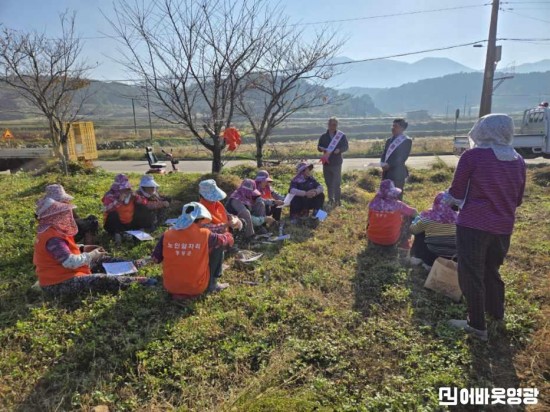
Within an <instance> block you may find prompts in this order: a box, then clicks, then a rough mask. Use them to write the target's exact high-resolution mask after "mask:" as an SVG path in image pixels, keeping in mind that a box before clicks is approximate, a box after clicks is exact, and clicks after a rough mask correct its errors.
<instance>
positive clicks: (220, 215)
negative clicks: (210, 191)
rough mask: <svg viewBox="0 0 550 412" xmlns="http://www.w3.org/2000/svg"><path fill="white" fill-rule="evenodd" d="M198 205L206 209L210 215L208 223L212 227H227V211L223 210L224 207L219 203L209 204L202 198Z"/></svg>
mask: <svg viewBox="0 0 550 412" xmlns="http://www.w3.org/2000/svg"><path fill="white" fill-rule="evenodd" d="M200 203H201V204H202V205H203V206H204V207H205V208H207V209H208V211H209V212H210V214H211V215H212V220H211V221H210V223H211V224H213V225H220V224H223V225H227V222H228V221H229V220H228V218H227V211H226V210H225V207H224V205H223V204H222V203H221V202H210V201H208V200H206V199H204V198H202V199H201V200H200Z"/></svg>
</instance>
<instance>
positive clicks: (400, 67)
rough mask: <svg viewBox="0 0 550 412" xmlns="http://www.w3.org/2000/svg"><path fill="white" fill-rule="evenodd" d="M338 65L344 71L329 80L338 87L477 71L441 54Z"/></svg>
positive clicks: (382, 84)
mask: <svg viewBox="0 0 550 412" xmlns="http://www.w3.org/2000/svg"><path fill="white" fill-rule="evenodd" d="M352 61H353V59H349V58H347V57H341V58H338V59H335V63H341V62H352ZM338 69H341V70H342V74H340V75H338V76H336V77H335V78H334V79H331V80H330V82H329V85H330V86H331V87H335V88H338V89H344V88H348V87H371V88H385V87H397V86H400V85H402V84H405V83H411V82H416V81H418V80H422V79H430V78H434V77H441V76H445V75H448V74H452V73H461V72H465V73H468V72H473V71H475V70H474V69H472V68H470V67H466V66H464V65H462V64H460V63H458V62H455V61H454V60H451V59H447V58H439V57H426V58H424V59H421V60H418V61H417V62H414V63H407V62H402V61H398V60H391V59H386V60H375V61H367V62H361V63H354V64H349V65H342V66H339V67H338Z"/></svg>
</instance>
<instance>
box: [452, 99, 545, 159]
mask: <svg viewBox="0 0 550 412" xmlns="http://www.w3.org/2000/svg"><path fill="white" fill-rule="evenodd" d="M513 146H514V148H515V149H516V151H517V152H518V153H519V154H521V155H522V156H523V157H524V158H525V159H535V158H537V157H543V158H545V159H550V109H549V108H548V107H545V106H538V107H535V108H532V109H527V110H525V111H524V112H523V119H522V121H521V128H520V132H519V134H516V135H514V142H513ZM469 148H470V144H469V141H468V136H456V137H455V139H454V152H455V154H456V155H459V156H460V155H461V154H462V153H463V152H464V151H465V150H467V149H469Z"/></svg>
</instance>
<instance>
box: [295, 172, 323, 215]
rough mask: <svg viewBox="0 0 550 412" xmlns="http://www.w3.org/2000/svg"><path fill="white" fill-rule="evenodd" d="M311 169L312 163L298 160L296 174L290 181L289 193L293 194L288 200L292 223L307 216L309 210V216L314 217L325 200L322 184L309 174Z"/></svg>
mask: <svg viewBox="0 0 550 412" xmlns="http://www.w3.org/2000/svg"><path fill="white" fill-rule="evenodd" d="M312 170H313V165H312V164H310V163H307V162H300V163H298V165H297V166H296V176H294V178H293V179H292V180H291V181H290V189H289V193H290V194H292V195H294V197H293V198H292V200H291V202H290V219H291V222H292V223H293V224H294V223H297V222H298V219H300V218H303V217H308V216H309V214H310V211H311V216H313V217H315V216H316V215H317V212H318V211H319V209H321V208H322V207H323V203H324V202H325V195H324V193H323V186H321V184H320V183H319V182H318V181H317V180H316V179H315V178H314V177H313V176H312V175H311V171H312Z"/></svg>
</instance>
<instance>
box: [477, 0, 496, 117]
mask: <svg viewBox="0 0 550 412" xmlns="http://www.w3.org/2000/svg"><path fill="white" fill-rule="evenodd" d="M499 7H500V0H493V8H492V11H491V25H490V27H489V39H488V42H487V56H486V57H485V72H484V74H483V89H482V91H481V102H480V103H479V117H482V116H485V115H486V114H489V113H491V104H492V101H493V78H494V76H495V65H496V48H497V47H496V43H497V21H498V10H499Z"/></svg>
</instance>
